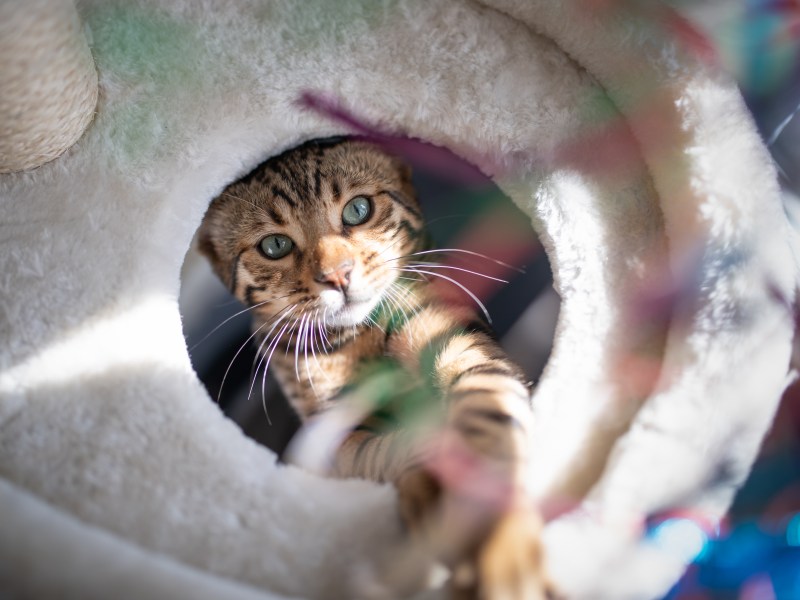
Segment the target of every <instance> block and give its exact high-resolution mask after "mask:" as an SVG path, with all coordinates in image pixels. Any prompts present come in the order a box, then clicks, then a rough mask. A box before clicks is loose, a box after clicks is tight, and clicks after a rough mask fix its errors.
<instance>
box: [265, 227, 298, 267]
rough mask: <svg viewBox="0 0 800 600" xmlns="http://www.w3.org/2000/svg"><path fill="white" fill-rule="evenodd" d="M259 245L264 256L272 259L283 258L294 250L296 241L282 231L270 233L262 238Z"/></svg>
mask: <svg viewBox="0 0 800 600" xmlns="http://www.w3.org/2000/svg"><path fill="white" fill-rule="evenodd" d="M258 245H259V246H260V247H261V251H262V252H263V253H264V256H266V257H267V258H271V259H272V260H277V259H279V258H283V257H284V256H286V255H287V254H289V252H291V251H292V248H294V242H293V241H292V239H291V238H290V237H288V236H285V235H281V234H280V233H274V234H272V235H268V236H267V237H265V238H264V239H263V240H261V241H260V242H259V243H258Z"/></svg>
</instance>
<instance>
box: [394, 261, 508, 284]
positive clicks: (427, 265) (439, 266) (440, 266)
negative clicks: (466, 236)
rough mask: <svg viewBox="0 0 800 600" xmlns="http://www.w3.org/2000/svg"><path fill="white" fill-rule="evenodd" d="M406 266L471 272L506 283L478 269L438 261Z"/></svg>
mask: <svg viewBox="0 0 800 600" xmlns="http://www.w3.org/2000/svg"><path fill="white" fill-rule="evenodd" d="M406 266H408V267H423V268H425V269H452V270H454V271H463V272H464V273H471V274H472V275H477V276H478V277H483V278H484V279H491V280H492V281H499V282H500V283H508V281H506V280H505V279H500V278H499V277H492V276H491V275H486V274H484V273H480V272H478V271H473V270H471V269H464V268H462V267H453V266H450V265H443V264H440V263H424V262H423V263H409V264H408V265H406Z"/></svg>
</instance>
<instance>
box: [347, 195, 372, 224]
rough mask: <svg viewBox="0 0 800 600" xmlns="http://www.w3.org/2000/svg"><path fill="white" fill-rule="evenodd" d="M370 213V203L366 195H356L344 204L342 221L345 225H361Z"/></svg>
mask: <svg viewBox="0 0 800 600" xmlns="http://www.w3.org/2000/svg"><path fill="white" fill-rule="evenodd" d="M371 214H372V203H371V202H370V201H369V198H367V197H366V196H356V197H355V198H353V199H352V200H350V202H348V203H347V204H345V205H344V210H342V222H343V223H344V224H345V225H361V224H362V223H363V222H364V221H366V220H367V219H369V216H370V215H371Z"/></svg>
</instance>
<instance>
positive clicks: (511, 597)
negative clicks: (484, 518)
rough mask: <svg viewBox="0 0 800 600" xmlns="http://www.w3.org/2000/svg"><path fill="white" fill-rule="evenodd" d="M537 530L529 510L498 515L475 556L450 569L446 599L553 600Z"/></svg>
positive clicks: (538, 520) (554, 594)
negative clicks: (447, 597) (450, 575)
mask: <svg viewBox="0 0 800 600" xmlns="http://www.w3.org/2000/svg"><path fill="white" fill-rule="evenodd" d="M541 531H542V520H541V518H540V516H539V515H538V514H537V513H536V512H535V511H533V510H522V509H515V510H511V511H509V512H507V513H505V514H503V515H501V516H500V517H499V518H498V520H497V522H496V523H495V525H494V527H492V529H491V531H490V533H489V534H488V536H487V537H486V539H485V540H484V541H483V543H482V544H481V545H480V546H479V547H478V548H477V550H476V551H475V553H474V554H473V555H472V556H471V557H470V558H468V559H465V560H463V561H461V562H460V563H458V564H457V565H455V566H454V568H453V571H452V577H451V579H450V589H449V598H450V600H557V599H558V598H559V597H560V596H559V595H558V594H557V592H556V590H555V589H554V588H553V586H552V584H551V583H550V581H549V579H548V577H547V574H546V573H545V569H544V564H543V563H544V561H543V555H542V547H541Z"/></svg>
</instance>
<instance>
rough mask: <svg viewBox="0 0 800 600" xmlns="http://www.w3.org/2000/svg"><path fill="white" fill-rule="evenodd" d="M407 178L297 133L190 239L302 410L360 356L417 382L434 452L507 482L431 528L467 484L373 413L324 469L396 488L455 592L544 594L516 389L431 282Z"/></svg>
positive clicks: (461, 498) (365, 151)
mask: <svg viewBox="0 0 800 600" xmlns="http://www.w3.org/2000/svg"><path fill="white" fill-rule="evenodd" d="M410 175H411V173H410V168H409V167H408V166H407V165H406V164H405V163H404V162H403V161H401V160H400V159H398V158H396V157H394V156H391V155H389V154H387V153H385V152H383V151H382V150H380V149H379V148H377V147H376V146H374V145H372V144H370V143H367V142H365V141H361V140H356V139H349V138H328V139H322V140H312V141H310V142H306V143H304V144H302V145H301V146H299V147H297V148H294V149H291V150H288V151H286V152H284V153H283V154H281V155H279V156H276V157H273V158H270V159H269V160H267V161H266V162H264V163H262V164H261V165H259V166H258V167H256V168H255V170H253V171H252V172H251V173H249V174H248V175H246V176H245V177H243V178H241V179H239V180H238V181H236V182H234V183H232V184H231V185H229V186H228V187H227V188H226V189H225V190H224V191H223V192H222V193H221V194H220V195H219V196H218V197H217V198H215V199H214V200H213V201H212V203H211V205H210V207H209V209H208V212H207V214H206V216H205V218H204V221H203V224H202V225H201V228H200V231H199V237H198V240H199V248H200V251H201V252H202V253H203V254H204V255H205V256H206V257H207V258H208V259H209V260H210V262H211V264H212V266H213V269H214V271H215V272H216V274H217V275H218V276H219V277H220V278H221V279H222V281H223V282H224V283H225V285H226V286H227V287H228V289H229V290H230V291H231V292H232V293H233V294H234V295H235V296H236V297H237V298H239V299H240V300H241V301H242V302H244V303H245V304H246V305H247V306H249V307H252V313H253V314H254V329H253V331H254V334H253V338H254V339H255V340H256V341H257V343H258V349H259V356H260V357H261V359H260V364H259V366H261V363H263V364H269V365H270V367H271V368H272V369H273V372H274V374H275V376H276V378H277V380H278V382H279V384H280V385H281V387H282V388H283V390H284V392H285V393H286V395H287V397H288V399H289V401H290V402H291V404H292V406H293V407H294V409H295V410H296V411H297V413H298V414H299V415H300V417H301V419H303V420H307V419H309V418H311V417H313V416H314V415H318V414H319V413H321V412H322V411H325V410H326V409H328V408H330V407H331V406H333V405H334V404H335V403H336V401H337V398H338V397H339V396H340V395H341V392H342V390H343V389H345V388H346V386H349V385H351V384H352V383H353V382H354V381H355V380H357V379H358V375H359V373H363V372H365V371H367V372H368V371H369V367H368V366H365V365H369V363H370V361H371V360H380V361H382V362H386V361H390V362H391V363H392V364H394V365H396V366H398V368H401V369H402V370H403V372H404V373H406V376H405V378H404V381H407V382H408V381H413V382H416V389H425V390H428V391H429V392H430V394H429V395H428V396H423V397H427V398H429V400H428V402H427V404H428V407H429V408H430V409H431V410H429V422H430V419H432V420H433V422H434V423H435V425H434V429H435V431H436V432H437V435H436V436H434V439H435V440H438V441H439V446H435V447H436V448H437V449H436V450H435V451H434V454H435V453H437V452H438V453H440V454H441V455H446V454H447V452H450V456H451V457H452V456H459V454H458V453H459V452H461V454H460V456H462V458H463V456H464V455H465V454H464V452H467V455H468V456H470V457H473V458H474V457H478V458H479V459H480V461H481V464H483V465H485V466H486V468H485V469H484V473H490V474H491V477H490V478H489V480H490V481H492V482H493V485H494V484H496V485H497V487H498V488H502V489H503V490H506V492H507V493H503V494H499V495H497V494H496V495H497V497H498V498H499V500H498V501H497V502H495V503H494V504H493V505H492V506H493V508H491V509H490V510H487V511H485V512H484V513H482V516H481V517H480V518H478V519H477V520H476V519H472V520H471V522H470V523H471V526H469V527H467V526H466V524H463V523H462V524H458V525H457V526H456V527H453V526H452V523H451V524H450V525H445V524H446V523H448V514H449V513H448V511H449V512H451V513H452V514H466V513H464V510H463V509H464V507H465V506H472V505H473V504H474V503H472V502H471V500H470V495H469V493H468V492H465V491H464V490H463V489H462V488H463V485H462V486H460V485H459V484H457V483H452V482H448V481H445V479H446V478H443V477H442V476H441V474H434V471H435V469H432V468H431V464H432V463H431V462H430V460H431V459H430V453H431V444H430V443H428V444H427V445H426V449H424V450H423V449H422V448H420V447H414V442H410V443H406V442H405V440H406V439H413V438H411V437H408V436H405V434H406V433H407V432H405V431H404V429H403V426H402V425H400V426H392V425H389V426H386V424H385V422H384V421H385V420H382V419H377V418H376V416H375V415H373V418H370V419H367V420H366V421H365V422H364V423H362V424H361V425H360V426H359V427H356V428H355V429H354V430H353V431H352V432H351V433H350V435H349V436H348V437H347V439H346V440H345V441H344V443H343V444H342V445H341V447H340V448H339V451H338V454H337V455H336V457H335V458H334V459H333V462H334V467H333V469H334V471H335V474H336V476H339V477H363V478H368V479H371V480H375V481H388V482H391V483H393V484H394V485H395V486H396V488H397V490H398V495H399V507H400V512H401V517H402V519H403V521H404V523H405V524H406V525H407V527H408V529H409V530H410V535H411V536H412V537H414V538H415V539H422V540H425V541H426V542H427V543H429V545H430V547H432V548H435V550H434V552H435V554H436V555H437V557H438V558H439V559H441V560H443V561H445V562H446V563H448V564H450V565H451V566H452V567H453V568H454V571H453V573H454V576H453V577H452V581H453V587H452V590H453V594H454V595H458V596H459V597H482V598H495V597H502V598H540V597H544V594H545V591H544V590H545V588H546V584H545V577H544V576H543V574H542V567H541V557H540V551H539V539H538V538H539V528H540V521H539V518H538V515H537V513H536V511H535V510H533V509H532V508H531V507H530V506H529V504H528V502H527V501H526V497H525V493H524V489H523V488H524V486H523V485H522V481H523V474H524V471H525V468H526V463H527V460H528V448H527V442H526V440H527V437H528V431H529V428H530V424H531V411H530V403H529V399H530V391H529V388H528V385H527V384H526V381H525V378H524V376H523V374H522V373H521V371H520V370H519V369H518V367H517V366H515V365H514V364H513V363H512V362H510V361H509V360H508V358H507V357H506V356H505V354H504V352H503V350H502V349H501V348H500V347H499V345H498V344H497V343H496V342H495V340H494V339H493V338H492V336H491V334H490V333H489V332H488V331H487V330H486V327H485V325H484V323H483V321H480V320H477V319H476V318H475V316H474V315H473V313H472V312H471V311H470V310H468V309H466V308H464V307H454V306H453V305H452V304H446V303H444V302H443V301H442V300H440V299H438V298H437V296H436V295H435V294H434V293H433V292H432V290H431V285H430V284H429V283H428V281H427V279H428V276H429V275H434V274H436V273H440V274H441V273H442V270H443V269H446V268H452V267H446V266H443V265H440V264H438V263H434V262H430V261H429V259H430V258H431V257H432V251H431V250H430V249H429V244H428V237H427V236H426V233H425V229H424V221H423V216H422V214H421V211H420V207H419V204H418V202H417V199H416V194H415V190H414V188H413V187H412V184H411V179H410ZM265 368H266V367H265ZM412 387H413V386H412ZM419 397H420V396H419V394H417V395H416V396H415V398H417V399H418V398H419ZM401 409H402V407H401ZM404 436H405V437H404ZM444 440H446V441H444ZM454 453H455V454H454ZM434 460H435V459H434ZM509 490H510V491H509ZM498 502H499V504H498ZM489 504H492V503H491V502H489ZM459 505H460V506H461V509H459V508H458V506H459ZM454 507H455V508H454ZM459 510H461V512H459ZM487 515H488V516H487ZM451 516H452V515H451ZM451 520H452V519H451Z"/></svg>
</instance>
